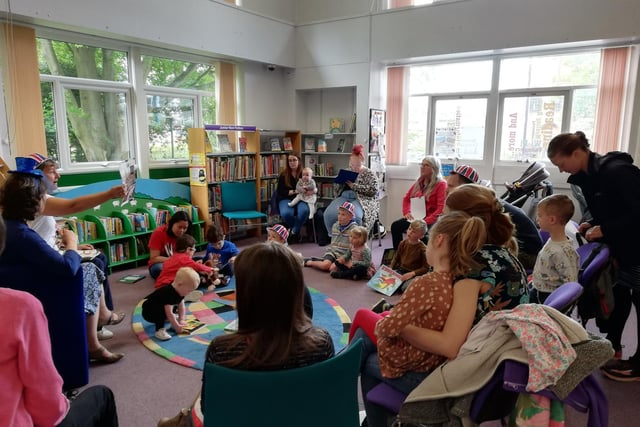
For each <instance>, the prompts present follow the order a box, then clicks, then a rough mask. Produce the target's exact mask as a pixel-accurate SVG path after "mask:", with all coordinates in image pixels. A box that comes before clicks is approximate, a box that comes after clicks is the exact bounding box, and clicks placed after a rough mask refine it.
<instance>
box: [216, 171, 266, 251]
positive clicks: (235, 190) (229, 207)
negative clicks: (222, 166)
mask: <svg viewBox="0 0 640 427" xmlns="http://www.w3.org/2000/svg"><path fill="white" fill-rule="evenodd" d="M220 192H221V193H222V216H223V217H224V218H226V219H227V220H228V221H229V236H228V238H229V240H231V236H230V235H231V232H232V231H233V230H237V229H239V228H240V227H243V226H244V227H254V226H256V225H257V226H259V227H262V226H266V225H267V219H268V217H267V214H265V213H262V212H260V211H259V210H258V202H257V201H256V185H255V183H254V182H223V183H221V184H220ZM252 219H257V220H259V222H258V224H246V225H244V224H240V223H239V222H240V221H247V220H252Z"/></svg>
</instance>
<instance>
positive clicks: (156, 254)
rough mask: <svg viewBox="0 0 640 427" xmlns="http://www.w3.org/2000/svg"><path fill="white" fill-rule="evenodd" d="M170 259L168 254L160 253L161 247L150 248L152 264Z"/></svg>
mask: <svg viewBox="0 0 640 427" xmlns="http://www.w3.org/2000/svg"><path fill="white" fill-rule="evenodd" d="M168 259H169V257H168V256H162V255H160V250H159V249H149V260H150V261H151V264H157V263H159V262H165V261H166V260H168Z"/></svg>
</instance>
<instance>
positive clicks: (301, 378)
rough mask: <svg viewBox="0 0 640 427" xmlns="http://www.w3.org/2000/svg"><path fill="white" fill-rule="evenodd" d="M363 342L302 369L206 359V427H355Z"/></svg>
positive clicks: (353, 344)
mask: <svg viewBox="0 0 640 427" xmlns="http://www.w3.org/2000/svg"><path fill="white" fill-rule="evenodd" d="M361 351H362V348H361V342H357V341H356V342H354V343H352V344H351V345H350V346H349V347H347V348H346V349H345V350H344V351H342V352H341V353H339V354H338V355H336V356H335V357H333V358H331V359H329V360H325V361H324V362H320V363H316V364H314V365H310V366H305V367H303V368H295V369H287V370H281V371H242V370H238V369H229V368H225V367H221V366H218V365H214V364H211V363H207V364H206V365H205V368H204V389H205V390H204V400H203V403H202V405H203V410H204V413H205V419H204V426H205V427H219V426H225V427H257V426H278V427H300V426H305V427H327V426H331V427H357V426H359V417H358V412H359V409H358V386H357V384H358V375H359V371H360V353H361Z"/></svg>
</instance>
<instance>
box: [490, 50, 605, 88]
mask: <svg viewBox="0 0 640 427" xmlns="http://www.w3.org/2000/svg"><path fill="white" fill-rule="evenodd" d="M599 76H600V51H596V52H582V53H574V54H568V55H547V56H531V57H526V58H507V59H503V60H502V61H501V62H500V86H499V87H500V90H505V89H523V88H534V87H558V86H577V85H596V84H598V79H599Z"/></svg>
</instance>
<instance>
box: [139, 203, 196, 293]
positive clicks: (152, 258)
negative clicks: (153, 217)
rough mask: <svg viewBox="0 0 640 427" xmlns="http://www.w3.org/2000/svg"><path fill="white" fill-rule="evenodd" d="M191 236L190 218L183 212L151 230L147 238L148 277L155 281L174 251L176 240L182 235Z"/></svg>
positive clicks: (175, 214) (177, 213)
mask: <svg viewBox="0 0 640 427" xmlns="http://www.w3.org/2000/svg"><path fill="white" fill-rule="evenodd" d="M185 233H186V234H191V218H189V214H187V213H186V212H184V211H178V212H176V213H174V214H173V215H171V219H169V223H168V224H166V225H161V226H160V227H157V228H156V229H155V230H153V233H151V237H150V238H149V275H150V276H151V277H153V279H154V280H155V279H157V278H158V276H159V275H160V272H161V271H162V264H163V263H164V262H165V261H166V260H168V259H169V257H170V256H171V255H173V252H174V251H175V249H176V240H177V239H178V237H180V236H182V235H183V234H185Z"/></svg>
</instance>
